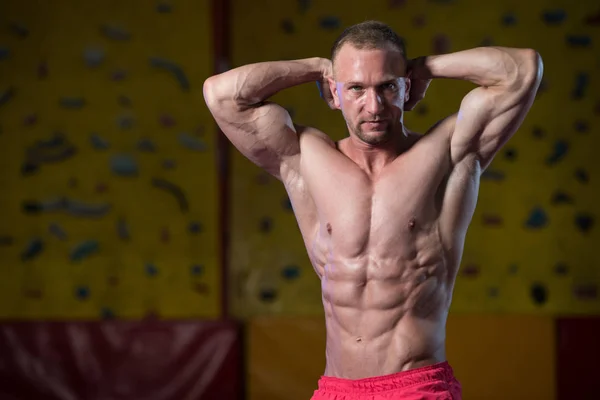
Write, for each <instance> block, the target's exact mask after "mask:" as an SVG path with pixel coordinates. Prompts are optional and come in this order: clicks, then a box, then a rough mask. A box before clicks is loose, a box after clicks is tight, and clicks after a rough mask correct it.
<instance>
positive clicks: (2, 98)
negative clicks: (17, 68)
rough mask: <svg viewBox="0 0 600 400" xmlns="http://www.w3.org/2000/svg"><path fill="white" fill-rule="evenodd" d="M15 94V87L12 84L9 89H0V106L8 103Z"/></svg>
mask: <svg viewBox="0 0 600 400" xmlns="http://www.w3.org/2000/svg"><path fill="white" fill-rule="evenodd" d="M14 95H15V89H14V88H13V87H12V86H10V87H9V88H8V89H5V90H3V91H0V106H1V105H4V104H6V103H8V102H9V101H10V100H11V99H12V98H13V96H14Z"/></svg>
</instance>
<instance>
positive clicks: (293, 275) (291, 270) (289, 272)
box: [281, 264, 300, 281]
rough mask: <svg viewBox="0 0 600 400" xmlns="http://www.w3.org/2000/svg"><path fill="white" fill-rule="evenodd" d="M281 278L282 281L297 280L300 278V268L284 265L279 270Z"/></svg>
mask: <svg viewBox="0 0 600 400" xmlns="http://www.w3.org/2000/svg"><path fill="white" fill-rule="evenodd" d="M281 276H282V277H283V279H287V280H288V281H291V280H294V279H297V278H299V277H300V267H298V266H297V265H294V264H292V265H286V266H285V267H283V269H282V270H281Z"/></svg>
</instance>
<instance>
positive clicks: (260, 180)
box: [256, 171, 271, 186]
mask: <svg viewBox="0 0 600 400" xmlns="http://www.w3.org/2000/svg"><path fill="white" fill-rule="evenodd" d="M269 182H271V175H269V173H268V172H264V171H263V172H259V173H258V175H256V183H257V184H259V185H261V186H264V185H267V184H268V183H269Z"/></svg>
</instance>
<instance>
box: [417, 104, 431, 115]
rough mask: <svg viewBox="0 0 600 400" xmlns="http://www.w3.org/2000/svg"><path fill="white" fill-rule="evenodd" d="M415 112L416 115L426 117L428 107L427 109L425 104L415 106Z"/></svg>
mask: <svg viewBox="0 0 600 400" xmlns="http://www.w3.org/2000/svg"><path fill="white" fill-rule="evenodd" d="M415 112H416V113H417V114H418V115H427V113H428V112H429V107H427V104H425V103H421V104H419V105H418V106H417V108H416V109H415Z"/></svg>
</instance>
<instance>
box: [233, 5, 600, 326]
mask: <svg viewBox="0 0 600 400" xmlns="http://www.w3.org/2000/svg"><path fill="white" fill-rule="evenodd" d="M233 3H234V6H233V12H234V15H233V24H232V25H233V27H234V34H233V66H234V67H235V66H239V65H242V64H246V63H251V62H259V61H268V60H278V59H294V58H304V57H313V56H321V57H327V56H328V55H329V49H330V46H331V44H332V42H333V41H334V39H335V38H336V37H337V35H338V34H339V33H341V31H342V29H343V27H345V26H348V25H351V24H354V23H357V22H360V21H363V20H366V19H378V20H382V21H385V22H387V23H389V24H390V25H391V26H392V27H394V28H395V29H396V30H397V31H398V32H399V33H400V34H401V35H402V36H404V37H405V38H406V41H407V47H408V56H409V57H416V56H420V55H426V54H433V53H435V52H448V51H456V50H462V49H466V48H471V47H476V46H480V45H499V46H511V47H531V48H534V49H536V50H538V51H539V52H540V53H541V55H542V57H543V59H544V62H545V80H544V84H543V85H542V89H541V90H540V93H539V96H538V100H537V101H536V103H535V105H534V106H533V109H532V110H531V112H530V114H529V116H528V117H527V119H526V120H525V122H524V123H523V125H522V128H521V129H520V130H519V132H518V133H517V134H516V136H515V137H514V138H513V139H512V140H511V141H510V142H509V143H508V144H507V146H506V147H505V149H504V151H503V152H502V153H500V154H499V155H498V156H497V158H496V160H495V161H494V162H493V164H492V165H491V167H490V168H489V170H488V172H487V173H486V175H485V176H484V177H483V179H482V183H481V194H480V200H479V203H478V207H477V211H476V213H475V216H474V218H473V222H472V225H471V228H470V230H469V233H468V237H467V242H466V247H465V252H464V257H463V263H462V266H461V274H460V276H459V277H458V279H457V283H456V289H455V295H454V302H453V306H452V311H453V312H515V313H521V312H527V313H547V314H563V313H598V312H600V300H599V297H598V284H599V283H600V269H598V267H597V265H598V264H599V263H600V255H599V254H598V252H596V251H594V250H595V248H594V245H596V246H597V243H600V241H599V239H600V237H599V235H598V229H597V227H596V226H595V223H594V220H595V218H596V217H597V213H598V206H597V204H598V202H597V199H598V197H597V194H598V186H597V185H596V184H594V179H595V178H596V177H597V176H598V173H599V172H600V171H599V168H600V166H599V165H598V163H595V162H594V161H595V159H594V154H595V153H596V149H597V148H599V147H600V137H599V136H598V135H597V132H595V131H597V129H598V126H599V125H600V97H598V93H600V80H599V79H598V74H599V72H600V71H599V69H600V57H599V56H598V54H600V51H598V45H599V43H600V26H599V24H600V21H599V12H600V8H599V7H598V6H597V5H594V4H593V2H584V3H582V2H568V1H549V0H532V1H528V2H525V1H516V0H510V1H499V0H498V1H489V2H485V6H484V5H483V3H482V2H480V1H477V0H456V1H442V0H438V1H435V0H430V1H426V0H414V1H384V0H374V1H372V2H370V3H369V4H368V5H366V4H365V3H364V2H361V1H356V0H348V1H347V2H344V3H343V4H342V2H333V1H331V2H324V1H323V2H316V1H313V2H311V1H298V2H282V1H276V0H256V1H252V2H247V1H242V0H235V1H233ZM258 20H262V21H263V22H262V23H260V24H257V21H258ZM471 88H472V85H470V84H468V83H466V82H459V81H436V82H434V83H433V84H432V86H431V87H430V90H429V93H428V95H427V97H426V99H425V100H424V101H423V102H422V104H421V106H420V107H418V108H417V110H415V111H413V112H411V113H409V115H407V117H406V119H405V122H406V123H407V126H408V127H409V128H412V129H414V130H417V131H421V132H422V131H425V130H426V129H427V128H428V127H429V126H431V125H432V124H433V123H435V122H436V121H438V120H439V119H441V118H444V117H445V116H447V115H449V114H451V113H453V112H456V111H457V110H458V107H459V103H460V100H461V98H462V97H463V96H464V95H465V94H466V93H467V92H468V91H469V90H470V89H471ZM274 100H275V101H278V102H279V103H280V104H282V105H283V106H285V107H286V108H288V109H290V111H291V112H292V115H293V119H294V120H295V121H296V122H297V123H300V124H306V125H312V126H315V127H317V128H319V129H321V130H323V131H324V132H326V133H328V134H329V135H330V136H331V137H332V138H334V139H340V138H342V137H344V136H345V135H346V129H345V126H344V123H343V119H342V116H341V114H340V113H339V112H333V111H330V110H329V109H328V108H327V107H326V106H325V104H324V103H323V102H322V101H321V100H320V99H319V96H318V94H317V90H316V87H315V85H303V86H300V87H295V88H292V89H289V90H287V91H284V92H282V93H280V94H278V95H276V96H275V98H274ZM232 192H233V205H232V271H231V280H232V282H233V284H232V288H233V289H234V290H232V292H231V298H232V305H233V308H234V312H235V313H236V314H238V315H240V316H252V315H260V314H305V315H306V314H309V315H310V314H313V315H314V314H317V315H318V314H320V313H322V309H321V298H320V286H319V282H318V280H317V278H316V276H315V274H314V273H313V270H312V267H311V265H310V263H309V261H308V258H307V256H306V254H305V249H304V247H303V242H302V239H301V236H300V234H299V232H298V228H297V225H296V223H295V220H294V217H293V215H292V213H291V212H290V211H289V209H288V208H287V203H286V194H285V191H284V189H283V187H282V185H281V184H279V183H278V182H276V181H274V180H273V179H270V178H268V177H266V176H264V174H262V173H261V171H260V170H259V169H258V168H256V167H255V166H253V165H252V164H250V162H248V161H247V160H245V159H244V158H243V157H242V156H240V154H239V153H237V152H234V159H233V182H232Z"/></svg>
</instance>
